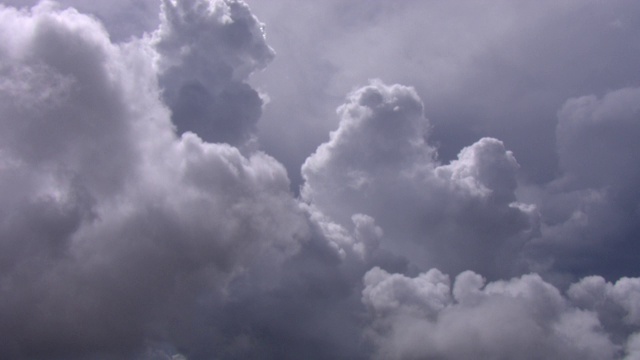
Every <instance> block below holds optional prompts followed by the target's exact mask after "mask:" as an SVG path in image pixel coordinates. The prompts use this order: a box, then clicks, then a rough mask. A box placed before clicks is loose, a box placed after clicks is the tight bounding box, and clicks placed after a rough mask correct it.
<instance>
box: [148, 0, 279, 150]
mask: <svg viewBox="0 0 640 360" xmlns="http://www.w3.org/2000/svg"><path fill="white" fill-rule="evenodd" d="M161 19H162V21H161V23H160V28H159V29H158V31H157V32H156V33H155V34H154V44H155V47H156V49H157V51H158V53H159V55H160V58H159V61H158V66H159V68H160V74H161V75H160V84H161V86H162V88H163V98H164V100H165V101H166V102H167V104H168V105H169V106H170V107H171V110H172V120H173V122H174V123H175V124H176V126H177V127H178V131H179V132H180V133H182V132H185V131H192V132H195V133H197V134H198V135H199V136H200V137H202V138H203V139H205V140H207V141H213V142H227V143H230V144H234V145H242V144H243V143H244V142H246V141H248V140H250V138H251V136H252V135H253V133H254V131H255V127H256V123H257V121H258V118H260V115H261V112H262V104H263V101H262V98H261V97H260V94H259V93H258V92H257V91H256V90H255V89H253V88H252V87H251V86H250V85H248V84H247V83H246V80H247V78H248V76H249V75H250V74H251V73H252V72H254V71H256V70H260V69H262V68H264V67H265V66H266V65H267V64H268V63H269V62H270V61H271V59H272V58H273V56H274V51H273V50H272V49H271V48H270V47H269V46H268V45H267V44H266V42H265V35H264V32H263V25H262V24H261V23H260V22H259V21H258V20H257V19H256V18H255V16H253V14H252V13H251V12H250V10H249V7H248V6H247V5H246V4H245V3H243V2H241V1H216V2H213V1H178V2H175V1H172V0H166V1H163V2H162V18H161Z"/></svg>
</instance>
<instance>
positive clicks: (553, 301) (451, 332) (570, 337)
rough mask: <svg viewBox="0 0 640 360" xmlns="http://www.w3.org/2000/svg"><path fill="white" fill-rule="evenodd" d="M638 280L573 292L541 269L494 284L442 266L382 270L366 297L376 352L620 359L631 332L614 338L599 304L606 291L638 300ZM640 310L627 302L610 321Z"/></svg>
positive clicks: (369, 277) (371, 277)
mask: <svg viewBox="0 0 640 360" xmlns="http://www.w3.org/2000/svg"><path fill="white" fill-rule="evenodd" d="M637 280H638V279H637V278H636V279H625V280H620V281H619V282H618V283H616V285H611V284H606V285H605V284H604V283H603V284H602V285H603V286H601V287H595V288H594V287H593V286H589V285H590V284H593V283H594V282H598V283H600V282H602V279H601V278H585V279H583V280H582V281H581V282H579V283H577V284H574V285H573V286H572V287H571V289H570V290H569V297H566V296H564V295H562V294H561V292H560V291H559V290H558V289H556V288H555V287H554V286H552V285H551V284H549V283H547V282H545V281H544V280H542V278H540V276H538V275H535V274H530V275H523V276H521V277H517V278H513V279H511V280H508V281H495V282H489V283H486V281H485V279H484V278H482V277H481V276H480V275H478V274H476V273H473V272H470V271H467V272H463V273H461V274H460V275H458V276H457V277H456V279H455V281H454V283H453V284H451V281H450V280H449V277H448V276H447V275H444V274H443V273H442V272H440V271H439V270H437V269H432V270H429V271H428V272H426V273H422V274H420V275H418V276H416V277H414V278H410V277H406V276H403V275H400V274H390V273H388V272H386V271H384V270H381V269H379V268H374V269H372V270H370V271H369V272H368V273H367V274H366V275H365V277H364V284H365V288H364V290H363V293H362V301H363V303H364V304H365V305H366V306H367V308H368V309H369V311H370V312H371V313H372V319H373V320H372V324H371V332H370V337H371V340H372V341H373V342H374V344H375V346H376V348H377V350H376V358H381V359H388V358H394V359H414V358H416V359H417V358H443V359H477V358H478V357H480V358H510V359H538V358H540V357H544V358H545V359H613V358H619V356H620V355H621V352H622V348H623V345H624V344H625V343H626V338H627V336H629V335H630V334H629V330H628V329H625V330H626V331H627V332H626V333H623V334H620V335H621V337H619V338H617V339H616V340H618V341H621V342H622V343H620V342H618V343H616V342H614V340H613V339H612V338H611V337H610V336H609V334H608V333H607V332H606V331H605V329H604V326H603V322H602V321H601V316H602V314H600V313H599V312H595V311H593V309H592V307H593V305H595V303H600V302H599V301H598V300H599V299H597V298H598V297H602V296H607V297H608V295H605V294H611V295H613V294H616V295H613V299H616V298H617V299H625V300H623V301H625V302H626V304H629V303H635V300H631V299H633V297H631V298H629V297H627V296H629V295H632V294H633V295H632V296H634V295H635V292H637V289H635V288H634V287H633V285H631V284H635V283H636V282H637ZM604 288H607V290H609V291H602V290H604ZM632 289H633V290H632ZM617 294H620V295H621V296H620V297H618V296H619V295H617ZM623 294H624V295H623ZM626 299H629V300H626ZM613 301H616V300H613ZM585 304H589V305H590V306H589V305H588V306H586V307H583V306H584V305H585ZM634 306H635V305H634ZM635 311H636V309H634V308H633V307H629V306H627V307H624V305H623V311H622V312H618V313H615V314H614V315H613V316H614V318H612V319H609V321H612V322H615V323H616V324H620V323H623V322H629V320H630V319H635V318H634V316H635ZM636 329H637V327H636ZM635 337H636V335H633V336H631V337H630V338H629V343H630V344H633V341H635V340H634V339H635ZM631 346H633V345H631Z"/></svg>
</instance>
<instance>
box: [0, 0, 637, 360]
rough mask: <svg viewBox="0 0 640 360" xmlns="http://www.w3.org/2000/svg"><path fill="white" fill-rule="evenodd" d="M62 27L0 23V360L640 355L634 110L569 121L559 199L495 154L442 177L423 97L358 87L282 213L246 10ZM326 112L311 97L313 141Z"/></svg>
mask: <svg viewBox="0 0 640 360" xmlns="http://www.w3.org/2000/svg"><path fill="white" fill-rule="evenodd" d="M283 1H284V0H283ZM7 3H8V4H11V3H14V4H15V2H14V1H12V2H7ZM118 3H119V4H121V5H122V6H123V7H122V9H134V8H135V9H139V10H140V12H139V13H136V12H132V13H131V14H130V15H131V16H132V18H137V17H138V16H143V15H141V14H142V13H146V12H147V11H150V10H149V9H152V8H154V6H152V5H149V3H147V5H144V6H142V8H144V9H142V8H137V7H136V6H141V5H134V3H133V2H131V1H127V0H121V1H120V2H118ZM25 4H26V3H20V4H19V5H25ZM65 4H74V5H77V6H78V7H79V8H83V9H85V10H91V11H93V12H94V15H85V14H82V13H80V12H79V11H78V10H74V9H73V8H66V7H65V5H59V4H56V3H54V2H50V1H45V2H42V3H40V4H38V5H36V6H33V7H31V8H27V7H25V8H22V9H16V8H13V7H8V6H4V5H2V6H0V114H1V115H0V204H1V205H0V318H1V319H2V321H0V338H2V339H3V340H2V342H0V353H2V354H3V356H5V357H8V358H12V359H13V358H15V359H176V360H177V359H191V360H192V359H300V358H304V359H341V358H349V359H370V358H385V359H387V358H392V359H411V358H445V359H467V358H469V359H470V358H478V357H485V358H514V359H528V358H531V359H534V358H540V357H543V358H550V359H573V358H576V359H577V358H585V359H590V358H593V359H613V358H622V357H625V356H626V358H629V359H633V358H636V357H637V356H638V351H639V350H638V349H639V348H640V346H639V343H640V341H639V340H638V339H639V335H638V334H639V333H640V329H639V327H640V307H639V304H640V295H639V294H640V282H639V281H640V280H639V278H637V277H633V276H636V275H637V267H636V265H635V253H636V251H635V250H637V249H636V248H637V245H636V243H637V241H635V239H636V238H637V236H636V235H637V233H638V228H637V225H636V223H637V221H636V220H637V213H638V212H637V203H638V196H637V189H636V186H635V185H636V183H637V182H638V176H637V175H638V173H637V171H636V170H635V167H634V165H635V163H636V160H637V159H636V157H637V156H636V155H637V151H636V150H637V145H635V142H634V141H633V139H634V136H635V135H636V133H637V131H636V130H637V121H636V120H637V117H638V109H639V108H638V105H637V104H638V103H639V102H638V101H637V100H638V97H639V95H638V90H637V89H635V88H625V89H621V90H618V91H612V92H609V93H607V94H605V95H604V96H602V97H594V96H587V97H581V98H571V99H569V100H566V97H565V98H562V101H561V102H560V103H562V102H565V101H566V103H565V105H564V106H563V107H561V108H560V110H559V112H558V126H557V132H556V135H557V136H556V137H557V151H558V164H559V167H558V170H559V175H558V177H557V179H555V180H554V181H552V182H550V183H548V184H546V183H534V184H532V183H530V182H529V181H528V180H525V181H523V178H527V177H528V175H527V174H526V172H527V171H524V175H523V166H524V165H522V166H521V164H520V163H519V160H517V159H519V158H520V153H514V152H512V151H510V149H511V146H510V145H508V143H507V142H503V141H501V140H499V139H496V138H494V137H482V136H478V137H476V138H474V139H473V140H471V141H469V142H467V143H465V144H467V145H468V144H470V145H468V146H465V147H462V149H461V150H459V152H458V154H457V156H453V157H451V156H446V155H445V156H443V155H442V153H441V149H442V147H441V144H440V141H442V138H441V137H439V138H438V137H437V136H436V138H435V139H434V136H435V135H434V133H437V132H438V131H441V129H442V128H438V126H439V125H438V124H441V123H442V119H438V120H436V121H429V120H427V118H426V117H425V112H426V111H428V109H425V105H424V104H425V102H426V103H427V104H428V103H429V102H430V101H431V99H430V98H425V97H424V96H423V97H422V98H421V96H419V92H420V89H421V87H420V86H418V87H415V88H414V87H409V86H404V85H398V84H395V85H387V84H385V83H383V82H382V81H380V80H373V81H371V82H370V83H369V84H368V85H365V86H362V87H360V88H357V89H355V90H352V91H351V92H350V93H349V94H348V95H347V98H346V101H345V103H344V104H343V105H341V106H339V108H338V116H337V117H335V116H334V118H332V119H326V120H327V123H326V124H322V125H318V127H329V126H328V125H327V124H329V125H331V124H336V130H335V131H333V132H332V133H331V134H330V136H329V139H328V140H326V141H324V143H320V141H317V142H316V141H315V140H314V141H307V140H308V139H311V137H307V136H306V135H304V134H302V135H300V136H299V139H296V141H299V142H305V143H306V145H305V146H308V147H311V146H316V145H318V147H317V149H316V150H315V152H313V153H312V154H311V155H309V154H308V153H305V154H295V156H293V157H296V158H297V157H300V158H301V157H304V156H308V157H307V159H306V161H305V162H304V164H303V166H302V169H301V170H302V171H301V180H302V182H300V184H301V187H300V195H299V196H298V195H297V194H296V193H295V191H292V190H291V182H290V175H291V174H290V173H289V172H290V171H291V166H292V165H291V163H286V164H283V163H281V162H280V161H279V160H278V159H276V158H274V157H272V156H270V155H269V154H267V153H265V152H263V151H260V150H258V147H259V144H260V143H261V140H262V139H257V138H256V136H257V135H258V133H257V131H256V129H257V127H256V124H257V121H258V120H259V118H260V117H261V114H262V108H263V105H264V100H263V99H264V95H262V94H260V93H259V92H258V90H256V88H255V87H254V86H253V85H251V84H250V83H249V81H250V76H252V74H256V73H257V72H258V71H260V70H262V69H264V68H265V67H266V66H267V65H268V64H269V63H270V62H271V61H272V60H273V59H274V54H275V53H274V51H273V50H272V48H271V47H270V46H269V45H268V44H267V42H266V40H265V33H264V25H263V24H262V23H261V22H260V21H259V20H258V19H257V18H256V17H255V16H254V15H253V13H252V12H251V10H250V9H249V7H248V6H247V4H245V3H244V2H242V1H239V0H218V1H214V0H165V1H162V3H161V6H160V9H159V11H160V18H159V21H158V20H157V18H155V16H156V15H154V19H156V20H148V22H146V21H142V20H141V22H139V23H132V24H130V27H127V26H124V25H123V23H122V22H120V21H123V20H114V17H118V16H117V15H114V14H117V13H118V12H117V11H115V10H113V9H112V8H110V7H109V6H106V5H104V4H103V5H97V4H93V5H91V4H89V3H83V2H82V1H81V0H69V1H68V2H65ZM279 4H281V5H282V4H283V3H279ZM323 4H324V3H323ZM411 4H413V3H411V2H406V3H403V4H400V5H399V6H397V7H396V6H391V5H388V4H384V5H383V4H379V5H380V6H379V7H376V8H375V9H374V10H372V11H370V12H366V14H364V15H362V16H363V17H362V18H359V19H360V20H358V21H360V22H358V21H355V20H354V21H355V22H353V23H352V22H351V20H349V19H348V18H343V19H342V20H341V21H344V22H345V24H343V25H344V26H347V25H348V24H350V25H349V26H355V28H357V29H361V30H362V29H363V27H364V28H366V23H367V21H369V20H371V21H373V22H374V23H380V22H382V21H383V19H384V18H385V16H384V15H385V14H388V13H393V14H396V15H397V16H400V15H398V14H405V15H406V14H407V11H408V9H410V8H411V6H409V5H411ZM324 6H328V7H329V8H332V7H333V6H335V3H333V2H330V3H329V5H326V4H325V5H313V6H310V7H309V8H308V9H307V10H306V11H307V12H308V13H309V14H313V13H315V12H314V9H318V7H319V8H323V9H324ZM421 6H422V5H421ZM110 9H111V10H110ZM341 9H342V10H344V16H346V17H348V16H349V14H351V15H354V14H359V13H360V12H361V11H362V9H361V8H360V6H359V5H348V6H347V5H343V6H342V7H341ZM325 10H326V9H325ZM114 11H115V12H114ZM123 11H124V10H123ZM292 13H293V12H292ZM305 14H307V13H305ZM331 14H332V12H331V11H328V10H327V12H326V13H325V12H321V13H318V14H317V15H318V16H319V17H325V16H330V15H331ZM307 15H308V14H307ZM307 15H305V16H307ZM396 15H394V18H395V16H396ZM354 16H355V15H354ZM100 19H101V20H104V21H106V23H104V24H103V23H101V21H100ZM302 19H303V20H304V19H305V17H304V16H303V17H302ZM300 21H302V20H300ZM156 22H157V23H158V27H157V29H155V30H153V27H151V26H150V24H156ZM276 25H278V24H276ZM309 25H310V27H313V24H311V23H310V24H309ZM315 25H317V23H315ZM616 26H618V27H619V26H623V25H616ZM341 29H342V27H337V28H331V29H327V31H328V32H332V31H333V32H335V33H338V32H339V31H341ZM145 31H147V33H144V32H145ZM365 32H366V31H365ZM322 36H325V34H319V35H318V38H322ZM355 37H356V38H358V36H355ZM314 46H315V44H314ZM318 49H321V50H322V49H324V50H327V49H329V50H330V49H331V46H328V47H321V46H320V47H318ZM476 50H477V51H479V50H478V49H476ZM317 51H319V50H317ZM302 55H304V54H302ZM338 55H339V54H338V53H336V52H334V53H332V54H327V56H329V57H335V56H338ZM315 60H316V61H317V62H322V58H316V59H315ZM285 63H286V61H285ZM314 64H316V63H312V64H311V65H310V67H311V68H313V66H315V65H314ZM278 66H279V65H278ZM277 69H279V70H278V71H277V72H276V73H281V71H282V68H281V67H277ZM409 69H413V68H409ZM299 70H300V69H291V74H292V76H297V75H299V74H300V72H298V71H299ZM310 77H311V78H314V79H316V80H317V79H319V78H322V76H318V74H311V75H310ZM456 78H457V77H456ZM283 79H286V77H283ZM334 80H335V79H334ZM323 81H326V82H327V83H324V84H318V86H317V87H305V88H304V89H300V93H301V94H304V95H310V94H313V93H314V92H315V90H322V89H323V88H324V86H336V85H335V84H333V85H328V83H330V82H331V81H332V80H331V79H323ZM292 84H304V81H301V82H297V81H294V82H293V83H289V84H286V85H285V84H283V85H282V86H283V88H288V87H293V88H295V87H296V86H297V85H296V86H294V85H292ZM419 85H420V84H419ZM422 88H423V89H424V87H422ZM335 89H340V86H336V87H335ZM276 94H279V95H282V92H280V91H276ZM333 96H334V95H327V93H322V91H321V93H319V94H318V96H317V97H312V96H308V98H307V99H306V102H307V103H309V104H313V107H315V109H316V110H317V113H315V115H314V116H312V117H311V118H314V119H317V116H320V115H321V114H322V113H323V111H324V110H319V109H323V108H324V107H325V106H329V105H327V104H330V103H331V101H333V100H329V98H331V99H333ZM340 96H342V95H340ZM279 99H280V100H279ZM281 99H282V98H279V97H277V96H276V97H274V98H273V101H274V102H275V101H282V100H281ZM423 99H424V101H423ZM288 101H289V100H287V101H284V102H282V103H279V105H277V106H278V107H282V106H283V104H288V103H289V102H288ZM331 106H333V104H331ZM298 110H299V109H298ZM298 110H295V109H292V110H291V113H290V114H288V115H290V116H288V117H286V118H283V120H282V121H284V120H287V121H291V122H295V120H296V119H295V114H305V112H304V111H302V112H301V111H298ZM556 110H557V109H556ZM308 121H310V120H309V119H302V121H301V122H300V124H305V123H307V122H308ZM336 122H337V123H336ZM300 124H297V125H296V126H294V127H293V128H292V129H295V128H297V126H302V125H300ZM272 125H273V123H272ZM274 129H277V127H276V128H274ZM260 134H263V135H264V132H260ZM440 134H441V133H440ZM314 136H315V137H314ZM438 136H440V135H438ZM532 136H533V134H532ZM312 137H314V139H316V140H317V139H319V137H318V136H317V134H314V135H313V136H312ZM283 139H286V136H285V137H283ZM256 140H260V141H256ZM459 140H460V138H456V139H452V143H459ZM547 140H548V139H547ZM269 141H273V139H269V140H268V142H267V143H269ZM287 146H289V145H286V144H285V145H283V148H287ZM267 147H268V146H267ZM296 171H297V170H296ZM297 185H298V182H296V183H295V184H294V187H297ZM601 254H605V255H606V258H604V259H602V258H601V257H600V255H601ZM536 272H537V273H536ZM594 274H595V275H594ZM584 275H591V276H586V277H584ZM450 276H456V277H455V280H454V281H451V280H450V279H451V278H450Z"/></svg>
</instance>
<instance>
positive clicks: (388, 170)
mask: <svg viewBox="0 0 640 360" xmlns="http://www.w3.org/2000/svg"><path fill="white" fill-rule="evenodd" d="M339 113H340V115H341V117H342V121H341V123H340V127H339V128H338V130H336V131H335V132H333V133H332V134H331V140H330V141H329V142H328V143H325V144H322V145H321V146H320V147H319V148H318V150H317V151H316V153H315V154H314V155H312V156H311V157H309V158H308V159H307V161H306V162H305V164H304V166H303V168H302V173H303V176H304V178H305V185H304V187H303V188H302V192H301V193H302V197H303V199H305V200H307V201H308V202H310V203H313V204H314V205H316V206H317V207H318V208H319V209H321V210H322V211H323V212H325V213H326V214H329V215H330V216H332V217H333V218H334V219H337V220H338V221H342V222H343V223H346V221H348V219H349V217H350V215H351V214H353V213H366V214H368V215H371V216H373V217H374V218H375V219H376V220H377V221H378V222H379V223H380V225H381V226H382V228H383V230H384V231H385V234H386V239H387V240H388V241H389V243H388V244H386V245H387V246H388V247H389V248H390V249H392V250H394V251H397V252H399V253H401V254H403V255H404V256H407V257H409V258H410V259H411V260H413V261H414V262H415V263H416V265H418V266H420V267H423V268H424V267H427V268H428V267H434V266H435V267H439V268H441V269H443V270H446V271H452V272H455V273H458V272H461V271H464V270H467V269H470V268H471V269H473V270H476V271H481V272H482V273H485V274H490V275H491V276H496V275H499V274H504V273H509V272H510V271H513V270H514V269H513V267H514V266H515V265H516V264H515V263H514V262H517V261H518V259H517V257H514V256H513V254H517V251H518V249H519V248H520V247H521V246H522V245H523V243H524V242H525V241H526V240H527V239H528V238H529V237H530V236H531V234H532V233H533V232H534V231H535V219H536V217H535V212H534V208H533V207H531V206H526V205H524V204H520V203H518V202H517V201H516V197H515V194H514V191H515V189H516V185H517V184H516V171H517V169H518V163H517V162H516V160H515V158H514V156H513V154H512V153H511V152H509V151H507V150H506V149H505V148H504V146H503V144H502V142H500V141H498V140H496V139H492V138H483V139H481V140H479V141H478V142H477V143H475V144H473V145H471V146H469V147H467V148H464V149H463V150H462V151H461V152H460V154H459V155H458V159H457V160H455V161H453V162H451V163H450V164H448V165H440V164H439V163H438V162H437V161H436V150H435V149H434V148H433V147H432V146H430V145H429V144H428V143H427V140H426V138H427V136H428V129H429V124H428V122H427V120H426V119H425V118H424V116H423V107H422V102H421V101H420V99H419V98H418V96H417V95H416V93H415V90H413V89H411V88H407V87H404V86H400V85H394V86H390V87H387V86H385V85H383V84H382V83H380V82H374V83H372V84H371V85H370V86H366V87H364V88H362V89H359V90H357V91H355V92H354V93H352V94H351V95H350V97H349V102H348V103H347V104H345V105H343V106H342V107H341V108H340V109H339Z"/></svg>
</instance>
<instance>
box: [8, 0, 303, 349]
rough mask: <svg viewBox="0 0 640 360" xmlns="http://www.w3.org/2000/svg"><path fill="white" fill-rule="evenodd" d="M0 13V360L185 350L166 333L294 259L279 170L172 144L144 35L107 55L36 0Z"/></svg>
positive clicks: (294, 222)
mask: <svg viewBox="0 0 640 360" xmlns="http://www.w3.org/2000/svg"><path fill="white" fill-rule="evenodd" d="M236 5H238V4H236ZM219 6H220V5H219ZM0 16H1V17H2V18H3V19H6V20H7V21H3V22H2V24H3V25H2V27H3V31H2V34H3V36H4V37H8V36H9V34H10V33H17V34H19V35H18V36H15V37H12V38H11V41H3V42H2V44H3V45H2V51H0V53H1V54H2V72H3V74H4V76H3V81H2V84H1V86H0V94H1V101H0V106H1V108H2V113H3V117H2V122H1V125H0V126H1V127H2V135H1V136H2V148H1V150H0V155H1V161H0V164H1V166H2V175H1V177H0V181H1V183H2V192H1V196H2V203H3V209H2V212H0V214H1V216H2V221H1V222H0V223H1V224H2V225H1V227H0V229H1V230H0V231H1V232H2V251H1V253H2V269H3V271H2V276H1V277H0V278H1V282H0V283H1V289H2V294H3V296H2V300H1V301H0V309H1V310H0V312H1V313H2V314H3V318H4V319H5V320H6V321H3V322H2V326H1V329H0V332H2V337H3V339H5V340H4V341H3V344H2V346H1V347H2V352H3V353H4V354H8V355H7V356H10V357H12V358H52V357H63V358H75V357H78V356H87V357H93V356H96V355H97V354H101V353H104V354H105V355H118V354H119V355H118V356H128V355H127V354H131V352H134V351H137V350H140V349H142V348H143V347H144V346H145V345H146V344H145V342H148V341H159V342H163V341H169V340H168V339H171V341H175V343H176V344H179V343H180V342H181V341H182V342H185V343H187V342H188V340H189V339H191V337H192V336H193V334H188V333H187V332H182V333H179V334H178V333H173V332H172V331H173V330H172V329H185V328H186V329H190V328H193V330H190V331H193V333H197V331H198V330H196V328H197V327H198V326H197V325H198V324H197V323H198V321H199V316H201V315H202V314H201V313H199V312H198V311H196V310H195V309H196V308H199V307H201V306H200V305H199V304H201V303H203V302H204V303H209V302H211V303H215V300H214V299H216V298H217V297H222V296H223V292H224V291H223V290H224V288H225V286H226V285H225V284H227V283H228V281H229V280H230V279H231V278H233V277H234V276H236V275H237V274H238V273H241V272H243V271H248V270H247V269H248V268H250V267H251V266H249V264H251V261H254V262H255V263H260V262H261V261H262V262H263V263H264V264H273V265H271V266H277V265H275V264H278V263H280V262H282V261H283V259H284V258H286V257H288V256H290V255H291V254H293V253H295V252H297V250H298V249H299V247H300V243H299V241H298V237H299V236H302V235H300V234H304V233H305V232H306V231H307V230H306V227H307V225H306V220H305V218H304V217H303V215H302V211H301V210H300V209H299V207H298V206H297V204H296V202H295V200H294V199H293V197H292V196H291V195H290V193H289V181H288V178H287V174H286V171H285V170H284V168H283V167H282V166H281V165H280V164H279V163H278V162H277V161H275V160H274V159H273V158H271V157H269V156H267V155H265V154H263V153H260V152H256V153H253V154H251V155H249V156H247V157H245V156H243V155H242V154H241V153H240V151H239V150H238V149H236V148H233V147H231V146H229V145H225V144H210V143H205V142H203V141H202V140H201V139H200V138H199V137H197V136H196V135H194V134H193V133H190V132H187V133H185V134H183V136H182V137H177V136H176V134H175V133H174V132H173V126H172V123H171V121H170V112H169V110H168V109H167V108H166V107H165V106H164V104H163V103H162V102H160V97H159V94H160V92H161V90H160V89H159V87H158V85H157V78H156V73H155V71H154V70H153V67H152V66H151V65H152V60H153V59H154V56H155V53H154V51H153V48H151V47H150V46H149V44H148V43H147V42H146V41H145V40H135V41H133V42H131V43H127V44H122V45H115V44H112V43H111V42H110V41H109V38H108V34H107V33H106V32H105V30H104V29H103V27H102V26H101V25H100V24H99V23H98V22H96V21H95V20H94V19H92V18H90V17H87V16H85V15H81V14H79V13H78V12H76V11H75V10H72V9H69V10H63V11H60V10H56V9H55V7H53V6H52V5H51V4H48V3H44V4H42V5H39V6H37V7H35V8H33V9H31V10H28V11H26V10H24V11H18V10H15V9H12V8H3V9H2V15H0ZM7 40H8V39H7ZM259 259H261V260H259ZM205 299H208V300H206V301H205ZM208 306H209V305H206V306H204V305H203V307H205V308H206V307H208ZM205 313H206V311H205ZM183 337H184V338H185V339H183Z"/></svg>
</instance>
